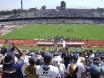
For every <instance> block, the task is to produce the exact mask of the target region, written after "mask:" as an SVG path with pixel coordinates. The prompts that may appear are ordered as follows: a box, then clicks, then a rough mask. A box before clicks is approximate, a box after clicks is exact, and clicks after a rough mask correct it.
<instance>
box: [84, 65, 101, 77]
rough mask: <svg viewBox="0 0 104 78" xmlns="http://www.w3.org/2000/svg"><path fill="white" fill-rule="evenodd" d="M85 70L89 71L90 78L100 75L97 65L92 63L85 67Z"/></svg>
mask: <svg viewBox="0 0 104 78" xmlns="http://www.w3.org/2000/svg"><path fill="white" fill-rule="evenodd" d="M86 71H87V72H90V74H91V78H99V76H100V69H99V67H98V66H95V65H93V66H91V67H87V69H86Z"/></svg>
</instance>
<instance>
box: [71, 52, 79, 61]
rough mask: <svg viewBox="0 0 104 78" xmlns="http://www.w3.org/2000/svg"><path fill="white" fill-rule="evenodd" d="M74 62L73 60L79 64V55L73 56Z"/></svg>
mask: <svg viewBox="0 0 104 78" xmlns="http://www.w3.org/2000/svg"><path fill="white" fill-rule="evenodd" d="M72 60H73V61H74V62H77V60H78V55H77V54H74V55H73V56H72Z"/></svg>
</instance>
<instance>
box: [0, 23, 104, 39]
mask: <svg viewBox="0 0 104 78" xmlns="http://www.w3.org/2000/svg"><path fill="white" fill-rule="evenodd" d="M69 30H70V32H69ZM72 30H73V31H72ZM55 36H64V37H65V38H66V37H70V38H73V37H78V38H82V37H83V40H86V39H89V40H104V25H77V24H73V25H72V24H46V25H26V26H23V27H21V28H19V29H15V30H12V31H11V32H10V33H7V34H5V35H3V36H0V38H3V39H45V38H48V37H50V38H54V37H55Z"/></svg>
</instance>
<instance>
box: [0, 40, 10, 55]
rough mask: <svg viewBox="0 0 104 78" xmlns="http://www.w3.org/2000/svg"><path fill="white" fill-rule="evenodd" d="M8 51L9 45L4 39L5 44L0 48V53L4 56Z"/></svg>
mask: <svg viewBox="0 0 104 78" xmlns="http://www.w3.org/2000/svg"><path fill="white" fill-rule="evenodd" d="M9 50H10V43H9V41H8V40H7V39H6V41H5V43H4V44H3V46H2V48H1V53H2V54H5V53H6V52H7V51H9Z"/></svg>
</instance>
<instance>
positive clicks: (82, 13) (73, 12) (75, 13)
mask: <svg viewBox="0 0 104 78" xmlns="http://www.w3.org/2000/svg"><path fill="white" fill-rule="evenodd" d="M22 15H23V17H24V18H25V17H28V18H31V17H62V16H63V17H101V13H99V11H98V10H97V9H95V10H92V9H66V10H56V9H47V10H39V11H32V12H26V13H25V12H24V13H22ZM24 15H25V16H24Z"/></svg>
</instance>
